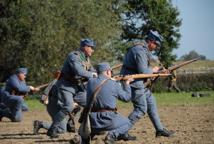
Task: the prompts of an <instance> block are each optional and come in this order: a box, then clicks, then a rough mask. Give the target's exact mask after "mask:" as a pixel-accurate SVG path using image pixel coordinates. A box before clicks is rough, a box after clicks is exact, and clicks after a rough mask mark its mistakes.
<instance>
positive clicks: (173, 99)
mask: <svg viewBox="0 0 214 144" xmlns="http://www.w3.org/2000/svg"><path fill="white" fill-rule="evenodd" d="M203 93H209V96H204V97H199V98H198V97H192V96H191V95H192V93H190V92H181V93H156V94H154V95H155V96H156V100H157V102H158V104H159V105H213V106H214V91H209V92H203Z"/></svg>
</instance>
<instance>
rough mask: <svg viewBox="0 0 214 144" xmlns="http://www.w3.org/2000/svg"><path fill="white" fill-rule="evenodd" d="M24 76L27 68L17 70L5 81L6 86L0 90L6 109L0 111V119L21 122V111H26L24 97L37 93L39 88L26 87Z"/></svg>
mask: <svg viewBox="0 0 214 144" xmlns="http://www.w3.org/2000/svg"><path fill="white" fill-rule="evenodd" d="M26 75H27V68H18V69H17V70H16V73H15V74H13V75H12V76H10V77H9V79H8V80H7V81H6V86H5V88H3V89H2V90H1V93H2V102H3V103H4V105H5V106H6V107H7V108H6V109H3V110H2V109H1V111H0V119H1V118H2V117H7V118H9V119H11V121H12V122H20V121H21V120H22V111H28V107H27V105H26V104H25V102H24V97H25V96H26V94H27V93H28V92H30V91H33V92H35V91H39V88H35V87H33V86H27V84H26V82H25V78H26Z"/></svg>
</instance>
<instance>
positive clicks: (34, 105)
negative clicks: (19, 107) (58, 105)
mask: <svg viewBox="0 0 214 144" xmlns="http://www.w3.org/2000/svg"><path fill="white" fill-rule="evenodd" d="M26 103H27V105H28V107H29V109H30V111H31V110H35V109H37V110H42V109H46V106H45V105H43V104H41V103H40V102H39V100H38V99H29V100H26Z"/></svg>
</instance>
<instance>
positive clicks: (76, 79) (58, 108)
mask: <svg viewBox="0 0 214 144" xmlns="http://www.w3.org/2000/svg"><path fill="white" fill-rule="evenodd" d="M94 48H95V42H94V41H93V40H91V39H82V40H81V42H80V48H79V49H78V50H76V51H73V52H71V53H69V55H68V57H67V58H66V60H65V62H64V65H63V67H62V69H61V73H60V77H59V79H58V80H57V82H56V83H55V84H54V85H53V87H52V89H51V91H50V93H49V102H48V105H47V109H48V110H49V113H50V116H51V118H52V124H51V126H50V128H49V129H48V131H47V135H48V136H50V137H51V138H57V137H58V136H59V134H60V133H64V132H66V131H67V121H68V117H69V114H70V113H71V112H72V110H73V108H74V101H75V102H77V103H78V104H79V105H81V106H83V107H84V106H85V104H86V91H85V87H84V84H83V82H84V81H87V80H88V79H89V78H91V77H94V76H97V73H96V72H95V70H94V69H93V67H92V65H91V63H90V60H89V57H90V56H91V55H92V53H93V52H94Z"/></svg>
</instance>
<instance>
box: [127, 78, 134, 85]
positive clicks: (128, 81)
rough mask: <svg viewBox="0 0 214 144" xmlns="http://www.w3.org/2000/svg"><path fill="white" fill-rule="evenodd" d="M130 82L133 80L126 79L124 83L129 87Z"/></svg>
mask: <svg viewBox="0 0 214 144" xmlns="http://www.w3.org/2000/svg"><path fill="white" fill-rule="evenodd" d="M132 81H134V79H133V78H129V79H127V80H126V81H125V83H126V84H127V85H129V84H130V82H132Z"/></svg>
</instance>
